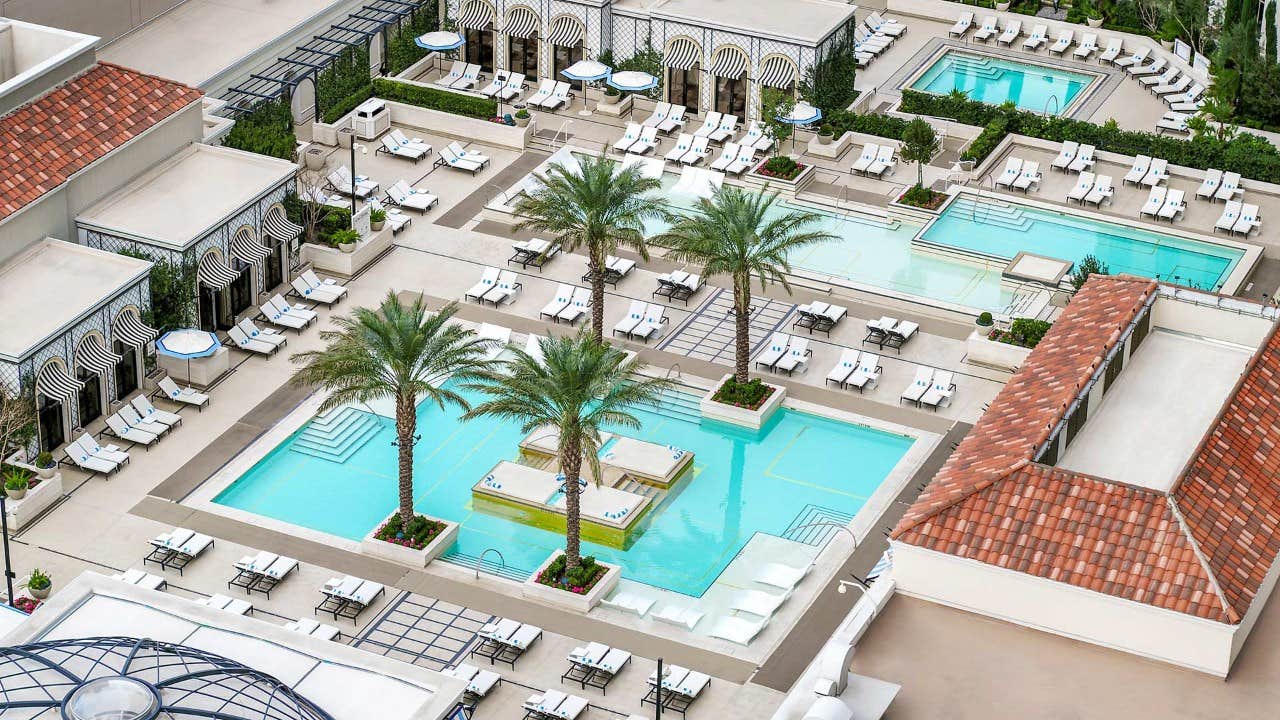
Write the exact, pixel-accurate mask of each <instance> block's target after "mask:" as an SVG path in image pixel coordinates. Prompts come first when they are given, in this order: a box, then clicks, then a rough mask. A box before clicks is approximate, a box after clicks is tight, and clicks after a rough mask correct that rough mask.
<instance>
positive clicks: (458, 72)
mask: <svg viewBox="0 0 1280 720" xmlns="http://www.w3.org/2000/svg"><path fill="white" fill-rule="evenodd" d="M478 82H480V66H479V65H477V64H475V63H470V64H468V63H466V62H463V61H462V60H454V61H453V66H452V67H450V68H449V72H447V73H445V74H443V75H441V76H440V77H438V78H436V80H435V82H434V84H435V85H438V86H440V87H443V88H450V89H452V90H471V89H472V88H474V87H475V86H476V84H477V83H478Z"/></svg>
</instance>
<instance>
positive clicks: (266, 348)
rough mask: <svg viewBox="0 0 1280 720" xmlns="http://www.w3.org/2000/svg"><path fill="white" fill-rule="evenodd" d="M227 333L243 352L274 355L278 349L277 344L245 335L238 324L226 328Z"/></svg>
mask: <svg viewBox="0 0 1280 720" xmlns="http://www.w3.org/2000/svg"><path fill="white" fill-rule="evenodd" d="M294 282H295V283H296V282H298V281H297V280H295V281H294ZM295 287H296V286H295ZM227 335H228V336H229V337H230V338H231V341H232V342H234V343H235V344H236V347H238V348H240V349H241V350H244V351H245V352H249V353H254V354H256V355H268V356H270V355H274V354H275V352H276V351H277V350H279V349H280V346H278V345H274V344H272V343H269V342H265V341H262V340H257V339H254V338H251V337H249V336H248V335H245V334H244V331H243V330H241V329H240V328H239V327H238V326H233V327H231V328H230V329H229V330H227Z"/></svg>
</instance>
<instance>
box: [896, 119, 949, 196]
mask: <svg viewBox="0 0 1280 720" xmlns="http://www.w3.org/2000/svg"><path fill="white" fill-rule="evenodd" d="M941 149H942V141H941V140H939V139H938V134H937V133H935V132H934V131H933V126H932V125H930V124H929V121H928V120H925V119H924V118H922V117H917V118H915V119H914V120H912V121H911V122H909V123H907V127H906V129H905V130H903V131H902V149H901V150H900V151H899V153H898V154H899V155H901V156H902V159H903V160H906V161H907V162H913V163H915V164H916V187H923V186H924V166H925V163H927V162H929V161H930V160H932V159H933V156H934V155H937V154H938V151H939V150H941Z"/></svg>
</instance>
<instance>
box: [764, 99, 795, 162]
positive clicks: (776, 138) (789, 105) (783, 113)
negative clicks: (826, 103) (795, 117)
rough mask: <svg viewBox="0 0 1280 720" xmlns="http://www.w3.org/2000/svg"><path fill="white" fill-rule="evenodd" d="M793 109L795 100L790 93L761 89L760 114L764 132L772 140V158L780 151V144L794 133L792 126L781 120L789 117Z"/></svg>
mask: <svg viewBox="0 0 1280 720" xmlns="http://www.w3.org/2000/svg"><path fill="white" fill-rule="evenodd" d="M795 107H796V101H795V98H794V97H792V96H791V94H790V93H787V92H783V91H782V90H779V89H777V88H770V87H767V88H763V89H762V91H761V93H760V114H761V116H762V118H763V120H764V132H765V134H766V135H768V136H769V137H770V138H771V139H772V140H773V154H774V157H777V155H778V153H779V152H781V151H782V143H784V142H786V141H787V140H788V139H789V138H790V137H791V136H792V135H793V134H794V133H795V131H796V128H795V126H794V125H792V124H791V123H789V122H783V120H782V118H785V117H787V116H789V115H791V111H792V110H794V109H795Z"/></svg>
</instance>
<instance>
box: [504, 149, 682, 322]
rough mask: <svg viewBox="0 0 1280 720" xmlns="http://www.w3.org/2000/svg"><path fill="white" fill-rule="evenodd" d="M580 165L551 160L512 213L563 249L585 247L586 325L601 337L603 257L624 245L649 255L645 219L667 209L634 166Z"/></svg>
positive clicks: (521, 226)
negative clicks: (587, 276)
mask: <svg viewBox="0 0 1280 720" xmlns="http://www.w3.org/2000/svg"><path fill="white" fill-rule="evenodd" d="M579 166H580V167H581V171H579V170H578V168H567V167H565V166H563V165H561V164H560V163H552V165H551V167H550V168H548V169H547V172H546V174H545V176H544V177H543V184H542V186H541V187H539V188H538V189H537V190H534V191H533V192H532V193H528V194H526V195H522V196H521V197H520V199H519V200H518V201H517V202H516V207H515V209H516V214H517V215H520V216H522V217H523V218H524V219H523V220H521V221H520V222H519V223H517V224H516V226H515V230H516V231H517V232H519V231H522V230H526V229H529V230H534V231H537V232H545V233H551V234H554V235H556V236H557V237H558V238H559V240H560V243H561V244H562V245H563V246H564V249H565V250H568V251H573V250H577V249H579V248H581V249H582V250H583V251H584V252H585V253H586V255H587V272H588V273H589V274H590V277H591V327H592V330H593V332H594V333H595V336H596V340H600V341H602V342H603V340H604V270H605V258H606V257H607V256H608V255H609V254H611V253H615V252H617V250H618V248H620V247H629V248H632V249H634V250H635V251H636V252H638V253H639V254H640V257H641V258H643V259H645V260H648V259H649V251H648V249H647V248H646V247H645V243H644V223H645V221H646V220H657V219H664V218H666V217H667V216H668V213H667V211H666V210H665V209H664V208H663V207H662V205H661V204H660V203H659V202H658V199H657V198H656V197H655V195H654V194H653V193H654V191H656V190H657V189H658V188H659V186H660V183H659V181H658V179H657V178H647V177H644V176H642V175H641V174H640V169H639V168H638V167H635V166H632V167H628V168H626V169H624V170H621V171H618V170H617V169H616V168H617V163H615V162H614V161H613V160H610V159H609V158H607V157H604V156H598V157H590V158H586V159H584V160H582V161H581V162H580V163H579Z"/></svg>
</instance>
